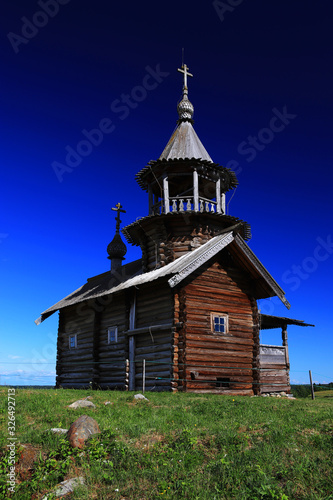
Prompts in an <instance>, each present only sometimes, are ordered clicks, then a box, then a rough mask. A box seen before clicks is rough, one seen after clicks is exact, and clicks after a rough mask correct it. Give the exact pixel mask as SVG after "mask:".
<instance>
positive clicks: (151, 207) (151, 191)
mask: <svg viewBox="0 0 333 500" xmlns="http://www.w3.org/2000/svg"><path fill="white" fill-rule="evenodd" d="M148 204H149V207H148V209H149V212H148V213H149V215H152V214H153V205H154V200H153V189H152V186H151V184H149V185H148Z"/></svg>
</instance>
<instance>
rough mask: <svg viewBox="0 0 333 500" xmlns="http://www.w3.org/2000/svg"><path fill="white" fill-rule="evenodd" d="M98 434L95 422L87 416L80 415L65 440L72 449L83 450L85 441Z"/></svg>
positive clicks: (98, 430)
mask: <svg viewBox="0 0 333 500" xmlns="http://www.w3.org/2000/svg"><path fill="white" fill-rule="evenodd" d="M100 432H101V431H100V429H99V426H98V423H97V422H96V420H94V419H93V418H91V417H89V416H88V415H82V416H81V417H79V418H78V419H77V420H75V422H73V423H72V425H71V426H70V428H69V431H68V433H67V439H68V441H69V442H70V444H71V446H73V448H83V447H84V445H85V442H86V441H87V439H89V438H90V437H91V436H92V435H93V434H99V433H100Z"/></svg>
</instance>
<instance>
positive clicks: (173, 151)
mask: <svg viewBox="0 0 333 500" xmlns="http://www.w3.org/2000/svg"><path fill="white" fill-rule="evenodd" d="M178 71H179V72H180V73H183V75H184V84H183V97H182V99H181V101H180V102H179V104H178V106H177V111H178V116H179V120H178V122H177V124H178V125H177V128H176V130H175V131H174V133H173V134H172V136H171V137H170V139H169V142H168V144H167V145H166V147H165V148H164V150H163V152H162V154H161V156H160V157H159V159H160V160H179V159H183V160H185V159H186V158H187V159H190V158H197V159H201V160H206V161H209V162H213V160H212V159H211V157H210V156H209V154H208V153H207V151H206V149H205V147H204V145H203V144H202V142H201V141H200V139H199V137H198V136H197V134H196V132H195V130H194V128H193V119H192V118H193V114H194V107H193V104H192V103H191V102H190V101H189V99H188V87H187V77H189V76H191V77H193V75H192V73H190V72H189V68H188V67H187V66H186V64H182V67H181V68H178Z"/></svg>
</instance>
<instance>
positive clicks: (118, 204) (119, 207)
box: [111, 203, 126, 233]
mask: <svg viewBox="0 0 333 500" xmlns="http://www.w3.org/2000/svg"><path fill="white" fill-rule="evenodd" d="M122 208H123V207H122V205H121V204H120V203H117V205H116V208H111V210H114V211H115V212H118V213H117V217H115V220H116V221H117V226H116V232H117V233H119V228H120V224H121V220H120V212H122V213H124V214H126V210H122Z"/></svg>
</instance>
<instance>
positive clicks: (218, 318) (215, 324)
mask: <svg viewBox="0 0 333 500" xmlns="http://www.w3.org/2000/svg"><path fill="white" fill-rule="evenodd" d="M211 325H212V331H213V332H214V333H228V315H227V314H215V313H212V315H211Z"/></svg>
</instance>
